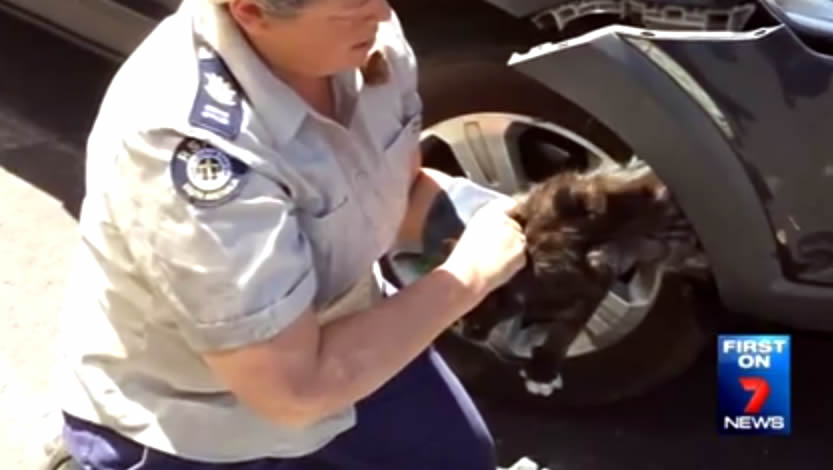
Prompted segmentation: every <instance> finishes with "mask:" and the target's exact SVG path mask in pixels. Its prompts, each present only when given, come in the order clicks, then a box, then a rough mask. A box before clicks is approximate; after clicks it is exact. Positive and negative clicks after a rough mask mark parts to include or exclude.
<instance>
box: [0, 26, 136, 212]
mask: <svg viewBox="0 0 833 470" xmlns="http://www.w3.org/2000/svg"><path fill="white" fill-rule="evenodd" d="M0 31H2V32H3V39H4V41H3V44H2V45H1V46H0V64H2V70H3V79H2V83H3V86H2V87H0V166H2V168H4V169H5V170H6V171H9V172H11V173H13V174H15V175H17V176H18V177H20V178H21V179H23V180H25V181H27V182H29V183H30V184H32V185H34V186H36V187H38V188H39V189H41V190H43V191H45V192H47V193H49V194H50V195H52V196H53V197H54V198H56V199H58V200H60V201H62V203H63V204H64V207H65V208H66V210H67V211H68V212H69V213H70V214H72V215H73V216H74V217H76V218H77V216H78V211H79V207H80V204H81V199H82V197H83V194H84V190H83V185H84V146H85V142H86V137H87V133H88V132H89V129H90V127H91V126H92V123H93V120H94V118H95V114H96V112H97V110H98V104H99V100H100V99H101V97H102V96H103V94H104V91H105V89H106V87H107V85H108V83H109V80H110V78H111V77H112V75H113V73H114V72H115V70H116V64H114V63H112V62H108V61H106V60H104V59H102V58H99V57H97V56H95V55H93V54H90V53H88V52H87V51H84V50H81V49H80V48H78V47H76V46H73V45H71V44H69V43H67V42H66V41H63V40H61V39H58V38H56V37H54V36H52V35H50V34H46V33H44V32H43V31H40V30H39V29H37V28H35V27H33V26H31V25H29V24H26V23H23V22H21V21H19V20H17V19H15V18H12V17H10V16H8V15H6V14H2V13H0ZM125 112H129V110H125Z"/></svg>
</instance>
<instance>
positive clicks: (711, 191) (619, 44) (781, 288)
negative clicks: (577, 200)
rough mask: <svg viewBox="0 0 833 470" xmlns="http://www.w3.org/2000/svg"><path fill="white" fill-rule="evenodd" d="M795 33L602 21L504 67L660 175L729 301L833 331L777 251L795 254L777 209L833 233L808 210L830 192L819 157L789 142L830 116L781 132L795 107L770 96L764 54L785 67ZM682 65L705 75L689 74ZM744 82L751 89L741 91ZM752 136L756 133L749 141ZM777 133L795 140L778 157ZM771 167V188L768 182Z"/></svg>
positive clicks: (826, 300) (820, 294)
mask: <svg viewBox="0 0 833 470" xmlns="http://www.w3.org/2000/svg"><path fill="white" fill-rule="evenodd" d="M795 42H796V39H795V37H794V36H793V35H792V34H791V32H790V31H789V30H788V29H787V28H785V27H783V26H777V27H773V28H769V29H764V30H760V31H750V32H746V33H684V32H659V31H647V30H643V29H639V28H631V27H626V26H609V27H606V28H603V29H600V30H597V31H594V32H591V33H588V34H586V35H583V36H580V37H578V38H573V39H571V40H568V41H565V42H562V43H558V44H546V45H541V46H539V47H536V48H534V49H533V50H531V51H530V52H529V53H526V54H519V55H516V56H515V57H513V59H512V60H510V66H512V67H514V68H515V69H516V70H518V71H519V72H521V73H524V74H526V75H528V76H530V77H532V78H534V79H536V80H538V81H539V82H541V83H542V84H544V85H545V86H548V87H549V88H551V89H552V90H553V91H555V92H557V93H559V94H560V95H562V96H564V97H566V98H567V99H569V100H571V101H573V102H574V103H576V104H577V105H578V106H580V107H582V108H583V109H585V110H587V111H588V112H590V113H591V114H592V115H593V116H594V117H596V118H597V119H599V120H600V121H601V122H602V123H604V124H605V125H607V126H608V127H610V128H611V129H615V130H616V132H617V134H619V136H620V137H621V138H622V139H623V140H625V141H626V142H627V143H628V144H629V145H630V146H631V148H633V149H634V151H635V153H636V154H637V155H639V156H640V157H641V158H642V159H644V160H645V161H646V162H647V163H648V164H650V165H651V166H652V167H653V168H654V169H655V170H656V171H657V173H658V174H660V176H661V177H662V178H663V179H664V180H665V181H666V182H667V183H668V184H669V186H670V187H671V188H672V189H673V191H674V193H675V196H676V197H677V199H678V200H679V202H680V205H681V206H682V207H683V210H684V211H685V212H686V214H687V215H688V217H689V218H690V219H691V222H692V224H694V226H695V228H696V230H697V232H698V235H699V236H700V238H701V240H702V242H703V245H704V247H705V250H706V252H707V255H708V257H709V260H710V263H711V265H712V267H713V270H714V275H715V278H716V282H717V284H718V287H719V289H720V292H721V296H722V298H723V300H724V302H725V303H726V304H727V305H728V306H729V307H730V308H733V309H735V310H738V311H743V312H754V313H755V314H760V315H764V316H768V317H770V318H772V319H775V320H778V321H782V322H785V323H789V324H793V325H797V326H806V327H812V328H814V329H828V330H833V309H831V306H833V289H831V288H830V287H822V286H817V285H812V284H809V283H808V284H803V283H801V282H799V281H802V280H804V281H806V279H795V278H792V279H791V278H790V271H789V270H787V269H785V264H784V263H783V258H782V257H781V256H785V257H786V258H787V259H791V258H792V257H794V254H793V253H792V251H791V250H790V249H789V247H788V246H785V245H784V244H782V243H780V242H779V241H778V238H781V235H780V232H779V231H780V230H782V229H783V228H784V227H783V220H782V219H783V217H784V216H785V215H787V214H789V215H792V216H793V217H800V220H801V222H802V223H804V224H805V225H804V230H812V231H813V232H814V233H826V232H827V231H833V217H830V207H829V205H828V207H826V208H821V209H820V210H819V202H820V201H821V200H822V199H824V197H825V195H826V194H830V192H829V191H827V192H825V190H824V184H823V182H824V181H826V180H825V178H826V177H820V176H818V174H817V173H818V172H819V171H820V170H823V168H822V167H821V166H822V164H823V162H824V161H825V158H826V157H824V156H823V152H819V153H814V151H813V148H812V146H813V145H815V144H812V145H809V146H808V143H805V144H803V145H802V144H798V143H797V142H796V140H797V139H805V140H804V141H805V142H807V141H806V139H807V136H806V132H809V131H810V129H815V130H816V131H817V132H819V136H818V137H819V138H820V137H821V136H823V135H824V134H823V133H821V132H820V131H821V127H822V126H821V124H823V123H828V122H829V119H828V120H822V121H821V122H819V123H809V122H808V123H805V125H808V126H810V125H812V127H811V128H808V129H805V130H804V131H803V132H801V133H800V134H798V135H797V136H796V137H795V138H793V137H790V138H789V139H785V138H784V137H783V136H782V135H781V134H783V130H784V129H792V126H785V125H784V123H785V122H788V121H790V120H791V119H799V118H798V117H797V116H795V115H794V114H793V113H794V112H795V111H796V110H797V109H796V108H790V107H789V106H788V105H782V104H781V103H778V104H772V103H771V102H772V101H773V100H776V99H778V98H779V96H780V95H779V93H778V92H777V90H778V87H777V85H778V83H779V80H781V79H780V78H779V77H780V75H779V72H778V71H779V70H780V69H779V67H782V65H776V64H773V63H772V62H773V61H776V60H778V61H784V62H785V63H786V64H788V65H789V66H791V67H792V66H795V63H796V62H794V60H795V59H794V58H793V57H788V56H782V55H781V54H782V53H787V54H793V53H796V52H797V49H796V48H797V47H799V46H796V45H795ZM791 44H792V46H791ZM767 48H774V51H773V50H771V49H770V50H766V49H767ZM740 56H743V57H744V58H743V59H740V58H739V57H740ZM727 57H730V58H734V61H733V60H727ZM740 60H743V61H744V62H743V63H744V64H746V63H747V62H749V64H748V65H749V70H748V71H747V70H743V68H742V67H738V66H737V65H733V64H736V61H740ZM799 63H800V61H799ZM767 64H768V65H767ZM686 67H705V68H704V69H701V70H706V71H707V72H704V73H703V74H697V73H694V74H693V75H692V74H690V71H689V70H687V68H686ZM729 67H732V68H731V69H730V68H729ZM721 80H722V81H721ZM701 82H702V83H701ZM752 83H760V84H761V85H760V86H758V85H755V86H752ZM704 86H706V87H708V88H709V90H706V89H705V88H704ZM744 86H747V87H750V90H743V92H740V90H738V89H739V88H743V87H744ZM764 86H768V87H769V88H768V89H764V88H761V87H764ZM753 91H754V92H753ZM710 92H711V93H710ZM755 92H756V93H755ZM805 93H806V90H805ZM826 93H828V94H829V93H830V90H827V91H826ZM712 95H715V96H718V97H720V98H722V99H717V100H716V101H715V99H714V98H713V96H712ZM831 97H832V98H833V95H831ZM767 102H770V103H771V104H770V105H769V106H767V105H766V103H767ZM733 106H734V107H733ZM802 106H807V104H802ZM828 106H829V107H828V109H833V103H831V104H829V105H828ZM750 109H753V110H755V111H757V112H760V113H762V114H760V115H754V114H751V113H748V111H749V110H750ZM791 111H792V112H791ZM819 112H821V111H815V112H814V113H811V114H808V116H807V119H808V120H809V119H812V118H815V119H818V118H819V114H818V113H819ZM776 113H785V114H776ZM773 126H774V127H773ZM753 136H754V138H755V139H760V140H761V142H756V143H753V142H751V140H752V137H753ZM767 142H769V147H768V145H767ZM783 142H791V144H792V145H799V146H798V147H796V151H794V152H793V153H792V154H791V155H785V150H784V144H783ZM811 142H815V141H811ZM802 151H806V152H808V153H807V154H806V156H802V153H801V152H802ZM790 163H792V165H793V168H790V167H789V166H790V165H789V164H790ZM801 166H804V167H805V168H799V167H801ZM779 171H780V172H783V174H778V175H775V172H779ZM770 176H777V177H778V178H779V180H780V181H781V183H780V184H781V186H780V188H781V189H778V190H777V191H773V189H772V188H771V187H770V185H769V183H767V181H766V179H767V177H770ZM808 178H810V179H809V180H808ZM828 179H829V180H830V181H833V178H828ZM807 181H809V184H805V182H807ZM827 184H828V186H827V187H828V188H829V187H831V186H830V183H827ZM784 188H788V189H784ZM774 199H778V200H779V202H778V203H777V204H775V203H773V200H774ZM790 233H795V232H794V231H791V232H790ZM806 235H807V234H805V236H806ZM799 240H800V237H799Z"/></svg>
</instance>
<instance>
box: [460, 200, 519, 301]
mask: <svg viewBox="0 0 833 470" xmlns="http://www.w3.org/2000/svg"><path fill="white" fill-rule="evenodd" d="M513 207H514V203H513V201H512V200H511V199H503V198H501V199H495V200H494V201H492V202H490V203H487V204H486V205H485V206H484V207H483V208H481V209H479V210H478V211H477V212H475V213H474V215H473V217H472V218H471V220H470V221H469V222H468V224H467V225H466V228H465V231H464V232H463V235H462V237H460V239H459V240H458V241H457V244H456V245H455V247H454V251H452V252H451V255H450V256H449V258H448V260H447V261H446V263H445V266H447V267H448V269H449V270H450V271H452V272H455V273H459V275H460V276H461V277H462V278H464V279H466V280H467V282H468V283H470V287H471V288H472V289H474V291H475V292H476V293H477V295H478V296H479V297H481V298H483V297H485V296H486V295H487V294H488V293H489V292H491V291H492V290H494V289H496V288H498V287H500V286H501V285H503V284H504V283H506V282H507V281H509V279H511V278H512V276H514V275H515V273H517V272H518V271H519V270H521V269H522V268H523V267H524V265H525V264H526V250H525V248H526V238H525V237H524V234H523V230H522V229H521V226H520V225H519V224H518V223H517V222H515V221H514V220H512V219H511V218H509V216H508V215H507V212H508V211H509V210H511V209H512V208H513Z"/></svg>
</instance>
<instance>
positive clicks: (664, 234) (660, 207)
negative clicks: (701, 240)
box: [449, 165, 695, 395]
mask: <svg viewBox="0 0 833 470" xmlns="http://www.w3.org/2000/svg"><path fill="white" fill-rule="evenodd" d="M518 200H519V205H518V206H517V207H516V209H515V210H514V212H513V213H511V214H510V215H511V217H513V218H514V219H515V220H517V221H518V222H519V223H520V224H521V226H522V227H523V230H524V233H525V235H526V238H527V253H528V261H527V265H526V267H525V268H524V269H523V270H521V271H520V272H519V273H518V274H516V275H515V277H514V278H512V279H511V280H510V281H509V282H508V283H507V284H505V285H504V286H502V287H501V288H499V289H497V290H496V291H494V292H493V293H492V294H490V295H489V296H488V297H487V298H486V299H485V300H484V301H483V302H482V303H481V304H480V305H479V306H478V307H476V308H475V309H474V310H473V311H471V312H470V313H469V314H468V315H466V316H465V317H464V318H463V319H462V320H461V321H460V322H459V323H458V324H457V325H456V326H455V328H454V329H455V331H456V332H457V333H458V334H461V335H462V336H463V337H464V338H467V339H469V340H473V341H475V342H484V341H486V340H487V339H488V338H489V334H490V332H491V331H492V329H493V328H494V327H495V326H496V325H498V324H499V323H500V322H502V321H504V320H506V319H507V318H509V317H511V316H515V315H520V316H521V323H522V325H524V326H529V325H533V324H534V325H536V326H537V327H539V328H543V329H544V330H545V331H546V332H547V335H546V341H545V342H544V343H543V344H541V345H540V346H538V347H536V348H534V349H533V350H532V357H531V359H525V358H518V357H511V356H512V354H511V353H509V352H508V351H500V350H495V352H496V353H499V354H500V355H504V356H505V357H504V359H513V360H519V361H520V362H521V364H522V370H521V373H522V375H523V376H524V377H525V378H526V380H527V388H528V389H529V391H530V392H531V393H538V394H545V395H546V394H549V393H552V389H553V388H558V387H559V386H560V379H561V377H560V375H559V370H560V368H561V365H562V362H563V360H564V358H565V357H566V354H567V349H568V348H569V346H570V344H572V342H573V341H574V340H575V338H576V337H577V336H578V334H579V333H580V332H581V330H582V329H583V327H584V326H585V325H586V324H587V322H588V321H589V319H590V317H591V316H592V315H593V313H594V312H595V311H596V309H597V308H598V306H599V304H600V303H601V302H602V300H603V299H604V298H605V296H606V295H607V293H608V292H609V291H610V289H611V287H612V285H613V283H614V281H615V279H616V277H617V276H618V275H620V274H621V273H622V272H624V271H626V270H627V269H628V267H629V266H632V265H633V264H634V263H635V262H643V261H651V260H659V259H662V258H666V257H668V256H670V255H671V254H672V246H673V245H674V244H675V243H676V244H678V245H685V246H688V247H691V245H693V244H694V243H695V241H692V240H693V232H692V230H691V229H690V227H688V226H687V224H686V222H685V219H684V217H683V216H682V214H681V212H680V211H679V210H678V208H677V206H676V204H675V203H674V201H673V200H672V197H671V195H670V193H669V191H668V189H667V188H666V187H665V185H664V184H663V183H662V182H661V181H660V180H659V178H658V177H657V176H656V175H655V174H654V173H653V172H652V171H651V170H650V169H649V168H648V167H644V166H634V165H629V166H627V167H624V168H621V169H618V170H614V171H609V172H598V173H596V174H593V175H582V174H580V173H561V174H558V175H555V176H553V177H551V178H550V179H548V180H546V181H544V182H542V183H540V184H537V185H535V186H533V187H532V188H531V189H530V190H529V191H528V192H526V193H525V194H523V195H520V196H519V197H518ZM452 246H453V242H452V243H450V244H449V248H451V247H452ZM492 349H493V350H494V348H492Z"/></svg>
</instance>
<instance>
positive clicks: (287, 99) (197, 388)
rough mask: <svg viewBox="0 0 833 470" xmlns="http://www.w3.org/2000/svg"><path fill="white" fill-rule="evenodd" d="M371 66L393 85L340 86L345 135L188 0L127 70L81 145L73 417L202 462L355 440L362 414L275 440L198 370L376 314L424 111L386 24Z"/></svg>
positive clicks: (70, 388) (345, 79)
mask: <svg viewBox="0 0 833 470" xmlns="http://www.w3.org/2000/svg"><path fill="white" fill-rule="evenodd" d="M375 49H376V50H379V51H382V52H383V53H384V55H385V56H386V59H387V61H388V65H389V66H390V71H391V78H390V80H389V81H388V82H387V83H385V84H381V85H374V86H370V85H368V84H364V83H363V79H362V75H361V73H360V72H359V71H358V70H354V71H350V72H345V73H343V74H340V75H339V76H338V77H337V80H336V86H335V89H336V92H337V96H338V100H337V101H338V109H339V113H340V115H341V116H342V117H343V122H344V124H343V125H342V124H339V123H336V122H334V121H332V120H330V119H327V118H325V117H322V116H321V115H319V114H318V113H316V112H315V111H314V110H312V109H311V108H310V107H309V106H307V104H306V103H305V102H304V101H302V100H301V99H300V98H299V97H298V96H297V95H296V94H295V93H294V92H293V91H292V90H291V89H290V88H289V87H287V86H286V85H284V84H283V83H282V82H280V81H279V80H277V79H276V78H275V77H274V76H273V75H272V74H271V73H270V71H269V70H268V69H267V68H266V67H265V66H264V64H263V63H262V62H261V61H260V60H259V58H258V57H257V56H256V55H255V53H254V52H253V51H252V50H251V49H250V47H249V45H248V43H247V41H246V40H245V39H244V37H243V36H242V34H241V33H240V31H239V30H238V29H237V27H236V25H235V24H234V22H233V20H232V19H231V18H230V17H229V16H228V13H227V12H226V10H225V9H224V8H223V7H220V6H214V5H212V4H210V3H209V2H204V1H202V0H186V1H185V2H184V3H183V6H182V7H181V8H180V10H179V11H178V12H176V13H175V14H174V15H172V16H171V17H169V18H168V19H166V20H164V21H163V22H162V23H161V24H160V25H159V26H158V28H157V29H156V30H154V31H153V32H152V33H151V35H150V36H149V37H148V38H147V39H146V40H145V41H144V42H143V44H141V46H140V47H139V48H138V50H136V51H135V53H134V54H132V56H131V57H130V58H129V59H128V60H127V61H126V63H125V64H124V65H123V66H122V67H121V69H120V70H119V72H118V73H117V75H116V76H115V78H114V80H113V82H112V84H111V86H110V88H109V89H108V90H107V94H106V97H105V99H104V102H103V104H102V107H101V110H100V114H99V115H98V117H97V120H96V123H95V126H94V129H93V132H92V134H91V136H90V139H89V145H88V156H87V195H86V198H85V200H84V204H83V208H82V213H81V219H80V234H81V237H82V243H80V246H79V249H78V253H77V256H76V260H75V264H74V267H73V270H74V271H73V274H72V276H71V279H70V285H69V289H68V292H67V299H66V303H65V309H64V310H65V311H64V318H65V319H66V323H65V330H64V331H65V333H66V334H65V335H64V338H63V341H64V347H65V349H64V351H65V353H66V359H67V361H68V362H67V363H66V364H65V367H64V370H66V371H67V374H65V377H64V381H63V382H62V384H61V385H62V388H61V394H62V396H63V397H64V402H63V403H62V405H63V408H64V409H65V410H66V411H68V412H70V413H72V414H75V415H77V416H79V417H81V418H84V419H87V420H91V421H93V422H97V423H101V424H104V425H106V426H110V427H112V428H113V429H115V430H116V431H118V432H120V433H122V434H124V435H126V436H127V437H129V438H131V439H134V440H136V441H138V442H140V443H143V444H144V445H147V446H150V447H153V448H156V449H159V450H162V451H164V452H168V453H171V454H174V455H179V456H182V457H185V458H190V459H198V460H206V461H240V460H247V459H250V458H257V457H268V456H274V457H291V456H298V455H304V454H308V453H311V452H313V451H315V450H317V449H319V448H320V447H322V446H324V445H325V444H326V443H327V442H329V441H330V440H331V439H332V438H334V437H335V436H336V435H337V434H339V433H341V432H343V431H344V430H346V429H349V428H350V427H351V426H353V425H354V423H355V411H354V409H353V408H350V409H346V410H343V411H342V412H340V413H337V414H335V415H334V416H331V417H329V418H327V419H325V420H324V421H322V422H320V423H317V424H315V425H313V426H311V427H310V428H309V429H305V430H302V431H298V430H292V429H289V428H286V427H283V426H279V425H276V424H274V423H271V422H268V421H266V420H265V419H263V418H260V417H258V416H256V415H255V414H254V413H253V412H252V411H251V410H249V409H247V408H246V407H245V406H244V405H242V404H241V403H240V402H238V401H237V400H236V399H235V397H234V396H233V395H232V394H231V393H230V392H229V390H228V389H227V388H226V387H224V386H223V385H222V384H221V383H219V382H218V380H217V379H216V378H215V377H214V376H213V375H212V374H211V372H210V370H209V369H208V368H207V367H206V365H205V363H204V362H203V361H202V360H201V358H200V355H199V354H200V353H201V352H205V351H216V350H222V349H227V348H234V347H239V346H244V345H247V344H252V343H255V342H260V341H263V340H266V339H268V338H270V337H272V336H274V335H275V334H277V333H279V332H280V331H281V330H282V329H283V328H285V327H286V326H287V325H289V324H290V323H291V322H292V321H293V320H295V319H296V318H297V317H298V316H299V315H300V314H302V313H303V312H304V311H307V310H308V309H313V310H316V311H317V312H319V314H320V315H321V316H322V317H332V316H335V315H338V314H343V313H345V312H350V311H355V310H356V309H359V308H362V307H366V306H368V305H370V304H372V303H373V302H374V301H375V300H376V299H378V298H379V286H378V283H377V281H376V280H375V278H374V276H373V271H374V263H375V261H376V260H377V259H378V258H380V257H381V256H382V255H383V254H384V253H385V252H386V251H387V250H389V249H390V248H391V246H392V244H393V243H394V240H395V236H396V234H397V232H398V229H399V226H400V223H401V221H402V220H403V217H404V215H405V211H406V206H407V195H408V188H409V184H410V178H411V175H412V167H413V162H412V156H413V154H414V151H415V150H416V148H417V146H418V139H419V131H420V125H421V124H420V113H421V103H420V99H419V96H418V95H417V89H416V63H415V59H414V55H413V52H412V50H411V49H410V47H409V46H408V44H407V43H406V41H405V39H404V37H403V35H402V31H401V28H400V26H399V23H398V21H397V19H396V18H395V17H393V18H392V19H391V20H390V21H388V22H385V23H383V24H382V25H381V27H380V30H379V33H378V35H377V41H376V45H375ZM322 321H323V319H322Z"/></svg>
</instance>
